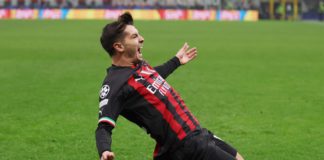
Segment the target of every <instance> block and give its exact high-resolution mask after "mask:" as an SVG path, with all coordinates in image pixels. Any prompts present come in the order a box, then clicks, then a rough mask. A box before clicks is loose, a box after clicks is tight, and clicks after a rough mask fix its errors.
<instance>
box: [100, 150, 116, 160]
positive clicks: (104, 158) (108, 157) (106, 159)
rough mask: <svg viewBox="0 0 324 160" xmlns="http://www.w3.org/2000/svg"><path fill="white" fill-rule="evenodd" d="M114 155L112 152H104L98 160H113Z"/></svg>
mask: <svg viewBox="0 0 324 160" xmlns="http://www.w3.org/2000/svg"><path fill="white" fill-rule="evenodd" d="M114 158H115V154H114V152H109V151H104V152H103V153H102V155H101V159H100V160H114Z"/></svg>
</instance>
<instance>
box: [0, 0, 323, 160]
mask: <svg viewBox="0 0 324 160" xmlns="http://www.w3.org/2000/svg"><path fill="white" fill-rule="evenodd" d="M29 2H32V3H25V1H8V0H7V1H0V6H1V9H0V17H1V20H0V91H1V93H0V102H1V103H0V116H1V117H0V118H1V119H0V159H1V160H12V159H27V160H38V159H42V160H43V159H53V160H54V159H62V160H64V159H66V160H73V159H98V156H97V153H96V147H95V140H94V130H95V128H96V125H97V114H98V101H97V100H98V91H99V89H100V84H101V81H102V79H103V77H104V76H105V68H106V67H107V66H109V65H110V59H109V58H108V56H107V54H106V53H105V52H104V50H103V49H102V48H101V46H100V44H99V36H100V32H101V29H102V27H103V26H104V25H105V24H106V23H107V22H109V21H111V19H114V18H116V16H118V14H120V13H121V12H123V11H126V10H127V11H131V12H132V13H133V14H134V16H135V24H136V26H137V28H138V29H139V31H140V33H141V34H142V35H143V36H144V37H145V46H144V48H143V54H144V57H145V59H147V60H148V61H149V62H150V63H151V64H152V65H158V64H161V63H163V62H165V61H166V60H168V59H169V58H170V57H172V56H173V55H174V54H175V53H176V51H177V49H178V48H180V46H182V45H183V43H184V42H188V43H189V44H190V45H191V46H196V47H197V48H198V51H199V56H198V57H197V59H196V60H195V61H194V62H192V63H191V64H188V65H186V66H184V67H181V68H179V69H178V70H177V71H176V72H175V73H174V74H173V75H172V76H170V77H169V78H168V82H169V83H170V84H171V85H172V86H173V87H175V89H176V90H178V91H179V92H180V94H181V96H182V97H183V98H184V100H185V102H186V103H187V105H188V106H189V108H190V110H191V111H192V112H193V113H194V115H196V116H197V118H198V120H199V121H200V123H201V124H202V125H203V126H204V127H207V128H208V129H210V130H212V131H213V132H215V133H216V134H217V135H218V136H220V137H222V138H223V139H225V140H226V141H228V142H230V143H231V144H233V145H234V146H235V147H236V148H238V149H239V151H240V152H241V153H242V155H243V156H244V157H245V159H250V160H257V159H262V160H273V159H275V160H280V159H285V160H295V159H304V160H308V159H309V160H322V159H323V158H324V151H323V148H324V126H323V124H324V118H323V113H324V107H323V106H324V101H323V99H324V85H323V84H324V83H323V82H324V74H323V70H324V63H323V62H324V45H323V42H324V23H323V22H320V21H318V18H319V1H300V0H299V1H289V0H286V1H283V0H282V1H279V0H278V1H273V3H271V1H257V0H255V1H247V0H246V1H217V0H216V1H189V0H188V1H186V0H183V1H149V0H147V1H132V3H130V2H129V1H102V2H103V3H102V4H101V1H79V3H78V5H75V3H71V2H72V1H29ZM53 2H56V4H55V3H53ZM73 2H75V1H73ZM88 2H91V3H90V5H89V4H87V3H88ZM113 2H114V3H116V4H115V5H113ZM122 2H123V3H122ZM135 2H145V3H141V4H142V5H140V6H137V5H136V4H137V3H135ZM149 2H158V4H157V3H152V4H149ZM170 2H186V3H184V4H185V5H184V4H182V5H180V3H176V5H169V4H170ZM189 2H190V3H189ZM192 2H194V3H192ZM198 2H199V3H198ZM202 2H203V3H202ZM209 2H218V3H213V4H210V5H209V4H208V3H209ZM294 2H298V3H295V4H297V5H294ZM146 3H147V4H146ZM284 3H285V4H284ZM98 4H101V5H98ZM171 4H175V3H171ZM206 4H208V5H206ZM73 5H75V6H73ZM289 5H290V9H292V10H290V12H287V11H288V10H287V7H288V6H289ZM280 6H281V8H280ZM282 6H285V7H283V8H282ZM278 8H279V9H278ZM288 8H289V7H288ZM294 8H295V10H294ZM282 9H284V10H282ZM282 11H284V12H282ZM296 13H297V14H296ZM98 15H99V16H98ZM224 15H225V16H224ZM17 19H19V20H17ZM26 19H27V20H26ZM52 19H57V20H52ZM62 19H68V20H62ZM83 19H92V20H83ZM151 19H155V20H151ZM166 20H168V21H166ZM187 20H188V21H187ZM224 21H226V22H224ZM227 21H232V22H227ZM236 21H237V22H236ZM241 21H249V22H241ZM153 148H154V141H153V140H152V139H150V138H149V136H148V135H146V134H145V132H143V131H142V130H141V129H139V128H138V127H137V126H135V125H134V124H131V123H130V122H128V121H127V120H125V119H124V118H122V117H120V118H119V119H118V123H117V128H116V129H115V130H114V131H113V149H114V152H115V153H116V156H117V157H116V159H118V160H129V159H132V160H147V159H152V152H153Z"/></svg>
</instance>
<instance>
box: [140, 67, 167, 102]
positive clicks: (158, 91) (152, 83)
mask: <svg viewBox="0 0 324 160" xmlns="http://www.w3.org/2000/svg"><path fill="white" fill-rule="evenodd" d="M134 80H135V83H138V84H140V85H139V87H138V90H141V91H142V92H143V93H147V94H153V95H156V96H162V97H164V96H166V95H167V94H169V92H170V89H171V86H170V85H169V84H168V83H167V82H166V81H165V79H164V78H163V77H161V76H160V75H159V74H158V73H157V72H156V71H155V70H153V69H151V68H149V67H142V69H141V70H139V71H138V72H136V74H134Z"/></svg>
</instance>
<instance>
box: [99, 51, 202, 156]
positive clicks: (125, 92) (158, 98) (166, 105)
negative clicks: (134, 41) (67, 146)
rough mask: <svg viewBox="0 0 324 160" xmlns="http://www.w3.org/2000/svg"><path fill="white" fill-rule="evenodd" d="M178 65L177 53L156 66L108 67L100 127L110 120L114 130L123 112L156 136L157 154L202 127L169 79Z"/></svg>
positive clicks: (129, 118)
mask: <svg viewBox="0 0 324 160" xmlns="http://www.w3.org/2000/svg"><path fill="white" fill-rule="evenodd" d="M178 66H180V62H179V60H178V58H176V57H174V58H172V59H171V60H169V61H168V62H166V63H165V64H163V65H161V66H158V67H155V68H153V67H151V66H150V65H149V64H148V63H146V62H144V61H143V62H141V63H139V64H137V65H136V66H134V67H117V66H112V67H110V68H108V69H107V72H108V74H107V76H106V78H105V80H104V82H103V86H102V88H101V91H100V98H99V101H100V102H99V108H100V109H99V125H98V127H100V126H101V125H106V126H107V124H108V126H110V127H108V128H110V129H108V133H110V134H111V129H113V127H115V125H116V121H117V118H118V116H119V115H122V116H123V117H125V118H126V119H128V120H129V121H131V122H133V123H135V124H137V125H138V126H139V127H141V128H143V129H145V130H146V131H147V133H148V134H150V135H151V137H152V138H154V139H155V140H156V142H157V145H156V148H155V151H154V157H156V158H157V157H159V156H162V155H163V154H164V153H166V152H168V150H169V149H170V147H172V145H174V144H177V143H178V142H180V141H181V140H183V139H184V138H185V137H186V136H187V135H188V134H189V133H191V132H192V131H194V130H196V129H198V128H200V125H199V122H198V121H197V120H196V118H195V117H194V116H193V115H192V114H191V113H190V111H189V110H188V108H187V106H186V104H185V103H184V101H183V100H182V99H181V97H180V96H179V94H178V93H177V92H176V91H175V90H174V89H173V88H172V87H171V86H170V85H169V84H168V83H167V81H165V78H166V77H167V76H168V75H169V74H171V73H172V72H173V71H174V70H175V69H176V68H177V67H178ZM106 130H107V129H106ZM97 134H98V133H97ZM110 134H108V136H110ZM97 136H98V135H97ZM99 137H102V136H100V135H99ZM109 138H110V137H109ZM98 141H99V142H98ZM100 141H103V140H102V138H101V139H100V138H99V139H98V137H97V145H98V143H100ZM99 145H100V144H99ZM109 145H110V143H109ZM107 147H108V148H106V150H110V146H107ZM98 150H104V149H99V148H98ZM99 152H100V151H99Z"/></svg>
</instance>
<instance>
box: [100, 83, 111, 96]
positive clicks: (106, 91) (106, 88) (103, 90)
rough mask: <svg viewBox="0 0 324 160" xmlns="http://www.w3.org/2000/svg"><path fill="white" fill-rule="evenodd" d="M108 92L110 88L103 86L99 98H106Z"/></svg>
mask: <svg viewBox="0 0 324 160" xmlns="http://www.w3.org/2000/svg"><path fill="white" fill-rule="evenodd" d="M109 91H110V87H109V86H108V85H103V86H102V88H101V90H100V93H99V96H100V98H101V99H104V98H105V97H107V95H108V93H109Z"/></svg>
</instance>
